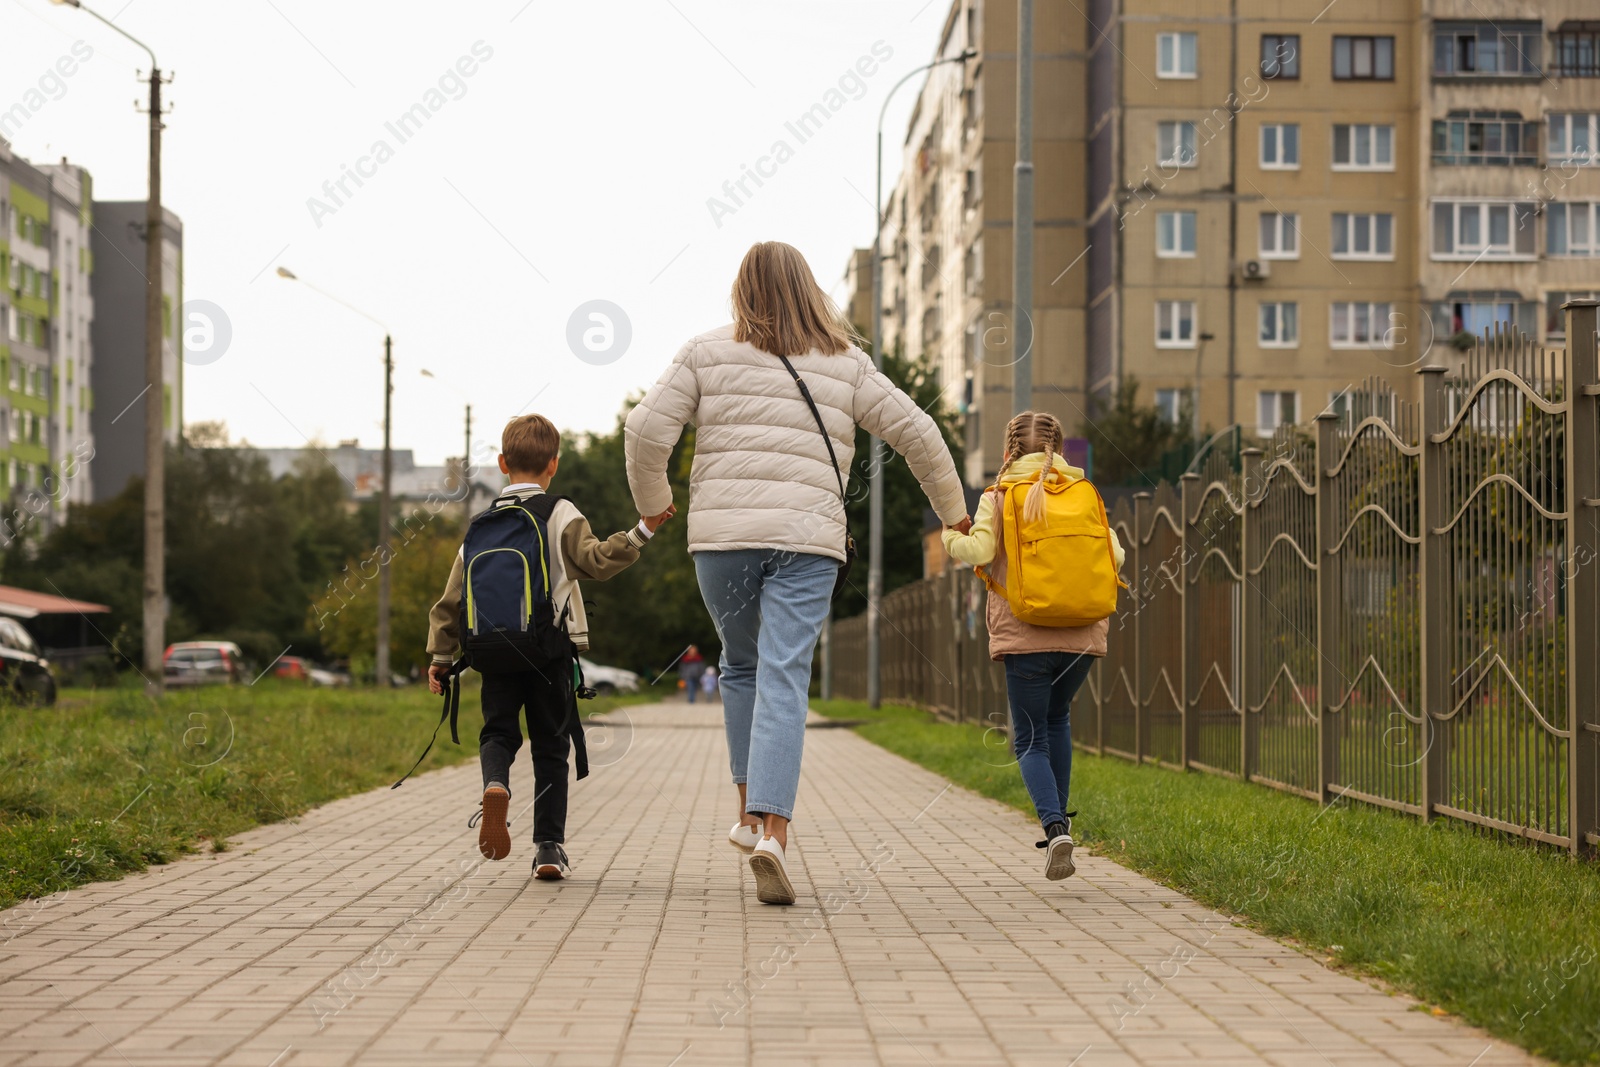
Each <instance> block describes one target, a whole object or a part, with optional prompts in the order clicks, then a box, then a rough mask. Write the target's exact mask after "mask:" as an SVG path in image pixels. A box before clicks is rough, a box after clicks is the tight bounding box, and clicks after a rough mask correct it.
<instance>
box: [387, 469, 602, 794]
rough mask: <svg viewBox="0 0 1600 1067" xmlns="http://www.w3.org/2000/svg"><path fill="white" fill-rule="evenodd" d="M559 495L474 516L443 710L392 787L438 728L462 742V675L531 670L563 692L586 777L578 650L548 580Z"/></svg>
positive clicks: (584, 691)
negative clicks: (457, 643)
mask: <svg viewBox="0 0 1600 1067" xmlns="http://www.w3.org/2000/svg"><path fill="white" fill-rule="evenodd" d="M565 499H566V498H565V497H560V496H552V495H551V494H549V493H539V494H536V495H534V496H533V497H531V498H528V499H526V500H523V499H519V498H518V497H516V496H504V497H499V498H498V499H496V500H495V501H494V502H493V503H491V504H490V505H489V507H488V508H487V509H486V510H484V511H482V512H480V513H479V514H478V515H476V516H475V517H474V518H473V520H472V523H471V525H469V526H468V527H467V536H466V539H465V540H464V541H463V542H462V544H461V563H462V572H461V616H460V620H459V633H460V635H461V656H460V658H459V659H457V660H456V661H455V663H453V664H451V666H450V670H449V671H448V672H447V673H446V674H445V675H444V677H443V678H442V681H443V682H444V709H443V711H441V712H440V715H439V723H438V725H437V726H435V727H434V728H433V737H431V738H429V739H428V747H427V748H425V749H423V751H422V755H421V756H419V757H418V758H417V762H416V763H415V764H413V765H412V768H411V770H410V771H407V772H406V773H405V775H404V776H403V777H401V779H400V781H399V782H396V783H395V784H394V785H393V786H391V787H390V788H392V789H393V788H398V787H399V786H400V784H401V782H404V781H405V780H406V779H407V778H409V777H411V774H412V771H415V770H416V769H417V767H420V766H421V765H422V761H423V760H424V759H427V758H428V753H429V752H431V751H432V750H433V742H434V741H435V740H436V739H437V738H438V736H439V727H441V726H443V725H444V724H445V721H446V720H447V719H448V720H449V722H450V740H452V741H454V742H455V743H456V744H458V745H459V744H460V743H461V736H460V734H459V733H458V732H457V729H456V720H457V717H458V715H459V713H460V710H461V673H462V672H463V671H465V670H467V669H468V668H469V667H470V668H471V669H473V670H475V671H477V672H478V673H479V674H513V673H518V672H522V671H538V672H539V673H541V674H544V675H546V676H548V677H553V678H555V679H557V680H558V684H560V685H561V686H563V687H564V688H565V691H566V693H567V706H568V710H569V712H570V714H569V716H568V720H567V731H566V732H567V734H568V736H569V737H571V738H572V743H573V749H574V755H575V757H576V762H577V770H578V777H579V778H583V777H585V776H587V775H588V773H589V761H588V754H587V752H586V750H585V747H584V743H583V729H582V727H581V726H580V725H579V723H578V714H577V710H578V709H577V705H576V703H574V702H573V701H574V698H575V697H586V698H587V697H593V696H594V695H595V694H594V691H593V690H592V689H589V688H588V687H587V686H585V685H584V684H583V674H582V671H581V668H580V667H579V666H578V650H577V647H576V646H575V645H574V644H573V643H572V639H571V638H570V637H568V636H567V631H566V628H565V625H564V624H565V622H566V617H567V609H566V606H565V605H563V607H562V609H561V612H560V615H559V616H558V615H557V613H556V605H555V599H554V595H553V594H554V589H553V585H552V583H551V580H550V551H551V549H550V515H551V513H552V512H554V511H555V509H556V505H557V504H559V503H560V502H561V501H562V500H565Z"/></svg>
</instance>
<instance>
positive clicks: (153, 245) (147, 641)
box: [51, 0, 179, 696]
mask: <svg viewBox="0 0 1600 1067" xmlns="http://www.w3.org/2000/svg"><path fill="white" fill-rule="evenodd" d="M51 2H52V3H55V4H58V5H61V6H63V7H75V8H77V9H78V10H80V11H82V12H84V13H85V14H88V15H92V16H94V17H95V18H96V19H99V20H100V21H101V22H103V23H105V24H106V25H107V26H110V27H111V28H112V29H113V30H116V31H117V32H118V33H120V34H121V35H122V36H123V37H126V38H127V39H128V40H130V41H132V42H133V43H134V44H136V45H138V46H139V47H140V48H142V49H144V51H145V54H146V55H148V56H149V57H150V104H149V109H150V193H149V198H148V199H147V200H146V202H145V224H144V279H145V301H144V680H145V688H146V691H147V692H149V693H150V694H151V695H152V696H160V695H161V692H162V689H163V688H164V683H165V680H166V679H165V673H166V671H165V667H166V664H165V662H164V655H165V652H166V648H167V509H166V497H165V494H166V483H167V478H166V459H167V455H166V402H167V394H166V389H165V388H164V386H163V384H162V377H163V374H162V371H163V367H162V363H163V355H164V353H163V352H162V347H161V341H162V336H163V331H162V313H161V312H162V308H161V297H162V293H163V289H164V288H165V281H166V275H165V272H164V271H163V270H162V256H161V252H162V248H163V246H164V245H165V236H166V229H165V227H164V225H163V220H164V218H165V216H164V215H163V214H162V209H161V129H162V126H161V64H159V63H157V62H156V54H155V52H154V51H152V50H151V48H150V46H149V45H147V44H145V43H144V42H143V41H141V40H139V39H138V38H137V37H135V36H133V34H131V33H129V32H128V31H127V30H124V29H123V28H122V27H121V26H118V25H117V24H116V23H115V22H112V21H111V20H110V19H108V18H106V17H105V16H104V15H102V14H100V13H99V12H98V11H95V10H93V9H91V8H87V7H84V6H83V3H82V2H81V0H51ZM174 310H176V309H174ZM135 399H137V398H135ZM173 417H174V418H178V417H179V413H178V412H176V411H174V412H173Z"/></svg>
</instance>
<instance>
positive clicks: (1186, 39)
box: [1156, 33, 1199, 78]
mask: <svg viewBox="0 0 1600 1067" xmlns="http://www.w3.org/2000/svg"><path fill="white" fill-rule="evenodd" d="M1198 47H1199V46H1198V45H1197V43H1196V40H1195V35H1194V34H1192V33H1158V34H1156V77H1158V78H1193V77H1194V76H1195V72H1196V69H1197V68H1196V63H1195V52H1196V50H1197V48H1198Z"/></svg>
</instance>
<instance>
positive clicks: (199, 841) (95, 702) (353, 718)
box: [0, 675, 658, 908]
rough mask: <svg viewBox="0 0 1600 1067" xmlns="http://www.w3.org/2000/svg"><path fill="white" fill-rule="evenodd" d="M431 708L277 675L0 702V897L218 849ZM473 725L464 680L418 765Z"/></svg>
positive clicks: (422, 698)
mask: <svg viewBox="0 0 1600 1067" xmlns="http://www.w3.org/2000/svg"><path fill="white" fill-rule="evenodd" d="M473 677H474V676H472V675H468V678H469V679H471V678H473ZM648 699H658V697H657V696H654V695H653V694H650V693H646V694H642V695H639V696H634V697H602V698H599V699H596V700H593V701H585V702H584V703H583V704H582V705H580V706H581V707H582V709H583V711H584V713H585V714H596V713H599V712H603V711H606V710H608V709H609V708H612V707H615V706H617V705H618V704H621V703H631V702H634V701H638V700H648ZM439 708H440V698H438V697H435V696H433V695H431V694H429V693H428V692H427V691H426V690H425V689H423V688H422V687H421V686H412V687H408V688H405V689H398V690H393V691H390V692H380V691H379V690H376V689H310V688H307V687H305V686H301V685H289V684H286V683H279V682H276V681H264V682H262V683H261V684H259V685H256V686H248V687H247V686H236V687H229V688H220V687H218V688H209V689H201V690H190V691H187V692H184V691H177V692H172V693H169V694H168V695H167V696H165V697H164V698H162V699H161V700H160V701H159V702H155V701H152V700H150V699H149V698H147V697H145V696H144V695H143V694H142V693H141V692H139V691H137V690H133V689H117V690H102V691H98V692H92V691H88V690H67V691H65V692H64V693H63V694H62V698H61V700H60V702H59V703H57V704H56V705H55V706H54V707H49V708H30V707H17V706H14V705H7V706H0V908H4V907H9V906H11V905H12V904H14V903H16V902H17V901H18V900H21V899H24V898H27V897H35V896H42V895H44V894H46V893H52V892H55V891H57V890H61V889H69V888H71V887H72V886H75V885H80V884H82V883H84V882H93V881H102V880H105V879H109V878H120V877H122V875H123V874H125V873H127V872H128V871H138V870H143V869H144V868H145V867H146V866H147V865H149V864H152V863H166V862H168V861H170V860H172V859H173V858H174V857H176V856H179V855H181V854H183V853H186V852H194V851H197V850H199V849H201V848H203V847H210V848H212V849H216V850H223V849H226V848H227V841H228V838H229V837H230V836H232V835H234V834H238V833H240V832H242V831H244V830H248V829H250V828H251V827H253V826H259V825H261V824H262V823H269V822H276V821H278V820H280V819H287V818H291V817H293V816H295V815H298V814H300V813H301V812H304V811H305V810H306V809H308V808H311V807H314V806H316V805H318V804H322V803H326V802H327V801H330V800H334V799H336V798H338V797H342V796H347V795H349V794H351V793H358V792H361V791H362V790H365V789H373V788H376V787H378V786H384V785H388V784H390V783H392V782H393V781H394V780H395V779H396V778H398V777H399V776H400V775H401V774H403V773H405V771H406V770H407V769H408V768H409V767H410V766H411V764H412V763H413V762H414V761H415V760H416V758H417V756H418V755H419V754H421V752H422V749H423V746H424V745H425V744H426V743H427V739H428V732H429V731H430V730H432V729H433V725H434V723H436V722H438V720H439ZM482 721H483V720H482V718H481V716H480V715H479V714H478V706H477V689H476V686H471V688H469V689H468V690H467V691H465V692H463V694H462V711H461V719H460V726H461V746H460V747H459V748H458V747H457V746H455V745H453V744H451V743H450V735H449V730H448V728H446V729H444V730H441V731H440V736H439V740H438V742H437V743H435V745H434V746H433V751H432V752H431V753H430V754H429V756H428V759H427V761H426V762H425V763H424V764H423V765H422V767H420V768H418V773H419V774H420V773H422V772H424V771H427V770H430V769H434V768H438V767H442V766H446V765H448V764H451V763H457V762H460V761H461V760H464V759H470V758H473V757H475V756H476V755H477V751H478V727H479V725H480V724H481V723H482ZM462 802H463V804H469V803H470V798H463V801H462ZM463 818H465V815H463Z"/></svg>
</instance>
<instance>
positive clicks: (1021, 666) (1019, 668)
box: [1006, 652, 1095, 827]
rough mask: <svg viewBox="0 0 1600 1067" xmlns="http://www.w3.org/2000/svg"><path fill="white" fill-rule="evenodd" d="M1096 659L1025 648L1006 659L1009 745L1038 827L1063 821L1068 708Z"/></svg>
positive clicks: (1068, 771)
mask: <svg viewBox="0 0 1600 1067" xmlns="http://www.w3.org/2000/svg"><path fill="white" fill-rule="evenodd" d="M1094 659H1095V658H1094V657H1093V656H1091V655H1089V654H1087V653H1083V652H1025V653H1018V654H1016V655H1011V656H1007V657H1006V699H1007V701H1008V702H1009V703H1010V705H1011V746H1012V748H1013V749H1014V750H1015V751H1016V754H1017V766H1018V768H1020V769H1021V771H1022V783H1023V784H1024V785H1025V786H1027V787H1028V796H1029V797H1031V798H1032V800H1033V810H1034V811H1035V812H1037V813H1038V815H1039V822H1040V824H1041V825H1043V826H1046V827H1048V826H1049V825H1050V824H1051V823H1053V822H1064V821H1065V820H1066V814H1065V813H1066V810H1067V796H1068V792H1069V791H1070V789H1071V786H1072V723H1071V720H1070V719H1069V718H1068V716H1067V709H1068V708H1070V707H1071V706H1072V698H1073V697H1074V696H1076V695H1077V693H1078V689H1079V688H1080V687H1081V686H1082V685H1083V683H1084V679H1086V678H1088V677H1089V668H1090V667H1092V666H1094Z"/></svg>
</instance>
